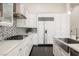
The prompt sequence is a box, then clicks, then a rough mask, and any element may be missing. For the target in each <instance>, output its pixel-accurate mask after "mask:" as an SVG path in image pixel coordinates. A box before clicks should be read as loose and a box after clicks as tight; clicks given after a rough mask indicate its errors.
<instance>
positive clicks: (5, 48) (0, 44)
mask: <svg viewBox="0 0 79 59" xmlns="http://www.w3.org/2000/svg"><path fill="white" fill-rule="evenodd" d="M21 42H22V40H3V41H0V55H6V54H8V53H9V52H10V51H11V50H12V49H14V48H15V47H17V45H19V44H20V43H21Z"/></svg>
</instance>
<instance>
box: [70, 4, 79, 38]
mask: <svg viewBox="0 0 79 59" xmlns="http://www.w3.org/2000/svg"><path fill="white" fill-rule="evenodd" d="M70 25H71V26H70V27H71V30H72V32H71V34H74V35H76V29H77V36H78V37H79V5H78V6H76V7H74V8H73V9H72V13H71V17H70Z"/></svg>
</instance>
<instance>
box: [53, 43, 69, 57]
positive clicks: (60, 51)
mask: <svg viewBox="0 0 79 59" xmlns="http://www.w3.org/2000/svg"><path fill="white" fill-rule="evenodd" d="M53 53H54V56H69V55H70V54H69V53H67V52H65V51H64V50H63V49H62V48H61V47H59V46H58V45H57V44H53Z"/></svg>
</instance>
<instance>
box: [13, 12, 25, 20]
mask: <svg viewBox="0 0 79 59" xmlns="http://www.w3.org/2000/svg"><path fill="white" fill-rule="evenodd" d="M13 18H15V19H26V17H25V16H24V15H23V14H21V13H16V12H14V13H13Z"/></svg>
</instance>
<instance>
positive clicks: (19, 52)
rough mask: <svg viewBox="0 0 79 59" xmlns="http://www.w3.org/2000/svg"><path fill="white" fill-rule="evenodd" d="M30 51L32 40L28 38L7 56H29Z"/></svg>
mask: <svg viewBox="0 0 79 59" xmlns="http://www.w3.org/2000/svg"><path fill="white" fill-rule="evenodd" d="M31 49H32V40H31V39H30V37H27V38H25V39H24V41H23V42H22V43H20V44H19V45H18V46H17V47H15V48H14V49H12V50H11V51H10V53H8V54H7V56H29V54H30V51H31Z"/></svg>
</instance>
